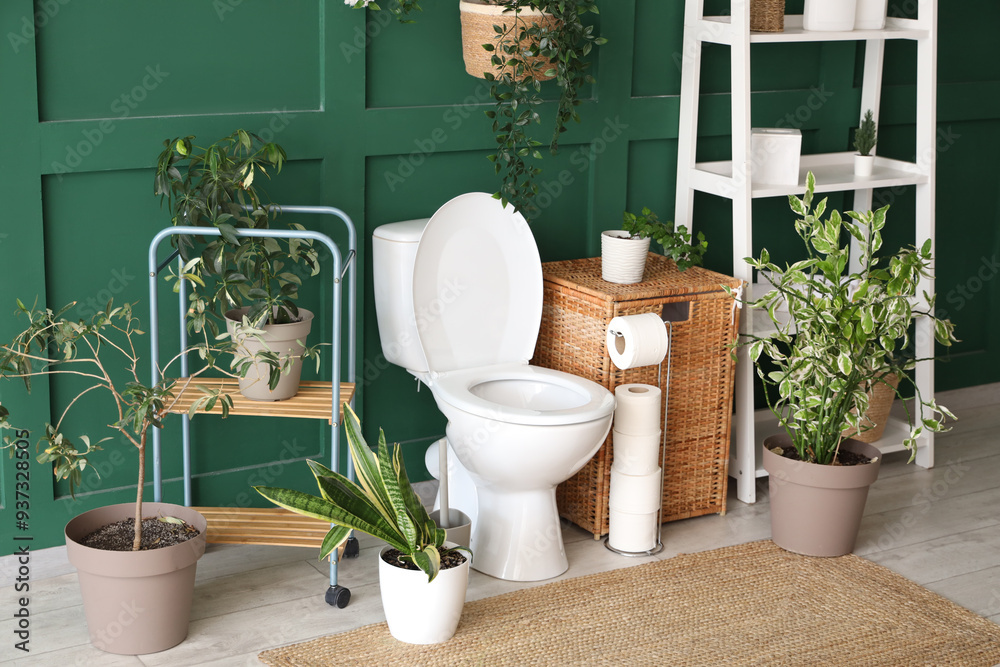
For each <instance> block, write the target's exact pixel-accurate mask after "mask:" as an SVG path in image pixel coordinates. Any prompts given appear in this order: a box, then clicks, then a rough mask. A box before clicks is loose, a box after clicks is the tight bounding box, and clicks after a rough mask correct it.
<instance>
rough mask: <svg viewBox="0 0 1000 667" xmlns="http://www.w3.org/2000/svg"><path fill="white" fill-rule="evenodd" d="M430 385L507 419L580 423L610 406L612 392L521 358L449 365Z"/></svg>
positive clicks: (461, 405) (462, 405)
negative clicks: (479, 365) (457, 367)
mask: <svg viewBox="0 0 1000 667" xmlns="http://www.w3.org/2000/svg"><path fill="white" fill-rule="evenodd" d="M432 386H433V389H434V391H435V394H436V395H437V396H438V397H439V398H440V399H441V400H443V401H445V402H446V403H448V404H449V405H451V406H453V407H455V408H457V409H459V410H462V411H464V412H467V413H469V414H472V415H475V416H477V417H484V418H486V419H493V420H497V421H502V422H505V423H509V424H525V425H533V426H558V425H562V424H580V423H584V422H589V421H594V420H597V419H602V418H605V417H607V416H608V415H610V414H611V413H612V412H613V411H614V408H615V398H614V395H613V394H611V393H610V392H609V391H608V390H607V389H605V388H604V387H602V386H601V385H599V384H597V383H596V382H591V381H590V380H585V379H583V378H580V377H577V376H575V375H571V374H569V373H564V372H562V371H556V370H552V369H550V368H541V367H539V366H528V365H527V364H521V363H514V364H501V365H496V366H487V367H484V368H471V369H466V370H460V371H452V372H450V373H445V374H442V375H437V376H435V377H434V379H433V381H432Z"/></svg>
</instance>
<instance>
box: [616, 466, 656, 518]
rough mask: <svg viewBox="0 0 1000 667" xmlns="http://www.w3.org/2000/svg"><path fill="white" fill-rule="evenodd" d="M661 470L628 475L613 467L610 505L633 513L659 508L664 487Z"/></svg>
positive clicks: (642, 512) (653, 510)
mask: <svg viewBox="0 0 1000 667" xmlns="http://www.w3.org/2000/svg"><path fill="white" fill-rule="evenodd" d="M660 472H661V471H660V469H659V468H657V469H656V470H655V471H654V472H651V473H649V474H648V475H626V474H625V473H623V472H621V471H619V470H615V468H614V467H612V468H611V489H610V490H609V491H608V507H610V508H614V509H616V510H621V511H622V512H630V513H632V514H646V513H647V512H656V511H657V510H659V509H660V496H661V494H662V488H663V486H662V484H661V482H660V480H661V478H662V476H661V474H660Z"/></svg>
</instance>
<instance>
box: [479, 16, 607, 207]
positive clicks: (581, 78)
mask: <svg viewBox="0 0 1000 667" xmlns="http://www.w3.org/2000/svg"><path fill="white" fill-rule="evenodd" d="M484 4H495V5H502V6H503V7H504V13H505V14H506V13H508V12H509V13H511V15H513V16H516V15H518V14H519V13H520V12H522V11H523V10H529V9H530V10H537V11H540V12H542V13H543V14H549V15H551V16H552V17H553V18H554V19H555V20H554V21H538V22H530V21H519V20H518V21H511V22H510V25H507V23H506V22H504V23H502V24H501V25H497V26H494V30H495V32H496V39H495V41H494V43H486V44H483V49H485V50H486V51H489V52H491V53H492V54H493V57H492V64H493V66H494V67H495V71H494V72H486V73H485V77H486V79H487V80H488V81H491V82H492V85H491V86H490V96H491V97H492V98H493V101H494V108H493V109H490V110H488V111H487V112H486V115H487V116H488V117H489V118H490V119H492V121H493V125H492V129H493V134H494V136H495V138H496V143H497V149H496V152H495V153H493V154H492V155H490V156H489V159H490V160H491V161H492V162H493V164H494V169H495V170H496V173H497V174H498V175H500V176H501V179H502V183H501V186H500V190H499V191H497V192H496V193H495V194H494V196H495V197H497V198H498V199H500V200H501V201H502V202H503V203H505V204H506V203H508V202H509V203H511V204H512V205H513V206H514V207H515V208H517V209H518V210H520V211H521V212H522V213H523V214H524V215H526V216H527V217H529V218H533V217H535V216H537V214H538V213H539V210H538V208H537V206H535V204H534V198H535V196H536V195H537V194H538V185H537V184H536V183H535V178H536V177H537V176H538V175H539V174H541V171H542V170H541V168H540V167H538V166H536V165H532V164H529V159H534V160H540V159H542V154H541V152H540V151H539V150H538V149H539V147H540V146H542V143H541V142H540V141H537V140H536V139H534V138H533V137H532V136H531V135H529V134H528V132H527V128H528V126H530V125H533V124H536V123H541V118H540V117H539V115H538V111H537V107H538V106H539V105H540V104H541V102H542V100H541V89H542V85H541V84H542V81H543V80H546V79H551V78H554V79H555V81H556V85H558V86H559V88H560V89H561V93H560V96H559V102H558V104H557V107H556V119H555V127H554V128H553V132H552V138H551V139H550V141H549V151H550V152H551V153H552V154H556V153H557V152H558V150H559V137H560V135H561V134H562V133H563V132H565V131H566V126H567V124H568V123H569V122H570V121H571V120H573V121H576V122H579V121H580V115H579V112H578V110H577V107H578V106H579V105H580V99H579V92H580V89H581V88H582V87H583V86H584V85H586V84H588V83H594V77H593V76H592V75H591V74H590V73H589V71H588V70H589V69H590V63H589V62H588V61H587V60H586V58H587V56H588V55H589V54H590V52H591V50H593V48H594V46H600V45H601V44H604V43H606V42H607V40H606V39H604V38H603V37H599V36H598V35H597V34H596V33H595V31H594V26H591V25H585V24H584V23H583V17H584V16H585V15H586V14H590V13H592V14H599V13H600V12H599V10H598V8H597V2H596V0H484Z"/></svg>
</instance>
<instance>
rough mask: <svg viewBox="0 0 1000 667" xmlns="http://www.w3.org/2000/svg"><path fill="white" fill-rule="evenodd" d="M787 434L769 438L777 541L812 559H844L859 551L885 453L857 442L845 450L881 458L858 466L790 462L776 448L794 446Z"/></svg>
mask: <svg viewBox="0 0 1000 667" xmlns="http://www.w3.org/2000/svg"><path fill="white" fill-rule="evenodd" d="M791 444H792V441H791V438H790V437H789V436H788V435H787V434H784V433H782V434H781V435H773V436H771V437H769V438H767V439H766V440H764V453H763V454H764V469H765V470H766V471H767V474H768V475H769V480H768V492H769V497H770V503H771V539H772V540H773V541H774V543H775V544H777V545H778V546H779V547H781V548H782V549H785V550H787V551H792V552H794V553H798V554H803V555H806V556H843V555H844V554H849V553H851V552H852V551H853V550H854V543H855V542H856V541H857V539H858V530H859V529H860V528H861V517H862V515H863V514H864V511H865V501H866V500H867V499H868V487H869V486H871V484H872V483H873V482H874V481H875V479H876V478H877V477H878V471H879V465H880V464H881V456H882V455H881V452H879V450H878V448H876V447H873V446H872V445H869V444H867V443H864V442H859V441H857V440H844V441H843V443H841V445H840V449H841V451H847V452H854V453H855V454H861V455H862V456H867V457H868V458H871V459H875V460H874V461H873V462H872V463H867V464H862V465H856V466H830V465H819V464H816V463H806V462H805V461H795V460H792V459H786V458H784V457H782V456H779V455H777V454H775V453H774V452H772V451H771V449H770V448H771V447H788V446H791Z"/></svg>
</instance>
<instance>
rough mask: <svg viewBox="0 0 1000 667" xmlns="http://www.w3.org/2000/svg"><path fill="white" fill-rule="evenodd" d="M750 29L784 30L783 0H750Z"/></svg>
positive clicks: (755, 30) (756, 30)
mask: <svg viewBox="0 0 1000 667" xmlns="http://www.w3.org/2000/svg"><path fill="white" fill-rule="evenodd" d="M750 30H752V31H753V32H784V30H785V0H750Z"/></svg>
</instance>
